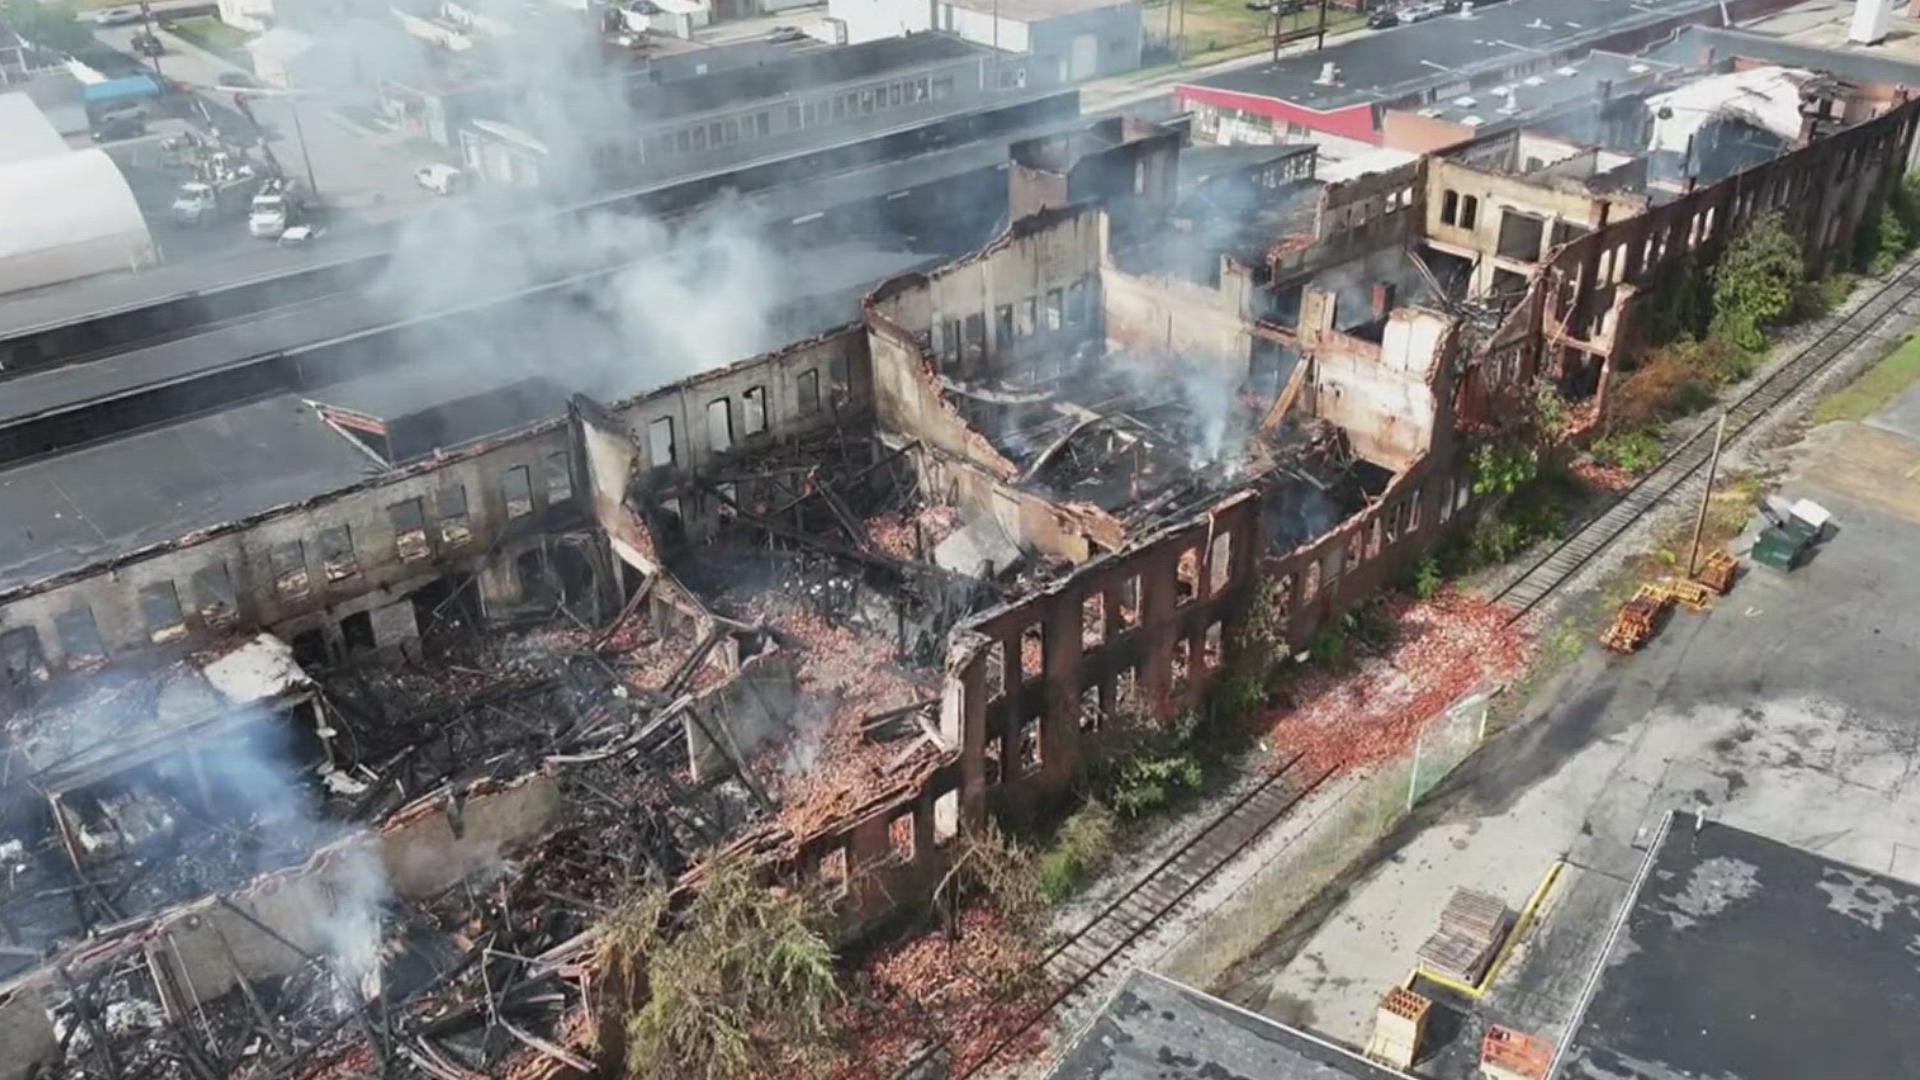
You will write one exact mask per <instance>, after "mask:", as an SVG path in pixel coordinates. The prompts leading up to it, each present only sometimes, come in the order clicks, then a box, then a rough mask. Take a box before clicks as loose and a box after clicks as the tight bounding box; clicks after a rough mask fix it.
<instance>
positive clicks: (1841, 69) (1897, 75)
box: [1647, 5, 1920, 87]
mask: <svg viewBox="0 0 1920 1080" xmlns="http://www.w3.org/2000/svg"><path fill="white" fill-rule="evenodd" d="M1844 10H1845V11H1846V12H1848V13H1851V12H1852V11H1853V7H1852V5H1846V6H1845V8H1844ZM1783 22H1784V18H1783ZM1917 22H1920V21H1917V20H1914V19H1912V18H1910V17H1908V16H1907V14H1906V9H1905V8H1904V7H1900V8H1896V10H1895V14H1894V18H1893V27H1894V29H1893V32H1892V33H1891V34H1890V35H1889V39H1888V40H1887V41H1886V42H1884V43H1882V44H1880V45H1856V44H1854V43H1852V42H1849V41H1847V40H1846V39H1845V37H1844V35H1834V34H1830V33H1827V32H1825V31H1826V30H1827V29H1828V27H1829V25H1830V24H1827V23H1815V24H1813V25H1811V26H1806V27H1803V28H1801V29H1799V30H1798V31H1797V32H1795V33H1793V34H1792V35H1791V36H1789V37H1775V36H1773V35H1772V34H1771V33H1766V32H1763V33H1750V32H1748V31H1744V30H1724V29H1720V28H1718V27H1712V26H1689V27H1687V28H1686V29H1685V30H1682V31H1681V32H1680V33H1678V34H1676V35H1675V36H1674V39H1673V40H1672V41H1670V42H1667V43H1666V44H1663V45H1660V46H1658V47H1657V48H1654V49H1652V50H1649V51H1648V53H1647V55H1648V56H1649V57H1651V58H1653V59H1656V60H1663V61H1666V62H1667V63H1671V64H1680V65H1682V66H1698V65H1702V64H1705V63H1707V62H1708V61H1709V60H1713V61H1726V60H1730V59H1733V58H1735V57H1747V58H1750V59H1754V60H1765V61H1768V62H1770V63H1775V64H1780V65H1782V66H1784V67H1797V68H1806V69H1808V70H1810V71H1820V72H1825V73H1827V74H1830V75H1838V76H1840V77H1841V78H1843V79H1848V80H1851V81H1853V82H1880V83H1904V84H1907V85H1910V86H1916V87H1920V43H1916V42H1915V41H1914V40H1913V33H1914V30H1915V29H1916V24H1917ZM1763 25H1765V24H1763ZM1783 28H1784V26H1783Z"/></svg>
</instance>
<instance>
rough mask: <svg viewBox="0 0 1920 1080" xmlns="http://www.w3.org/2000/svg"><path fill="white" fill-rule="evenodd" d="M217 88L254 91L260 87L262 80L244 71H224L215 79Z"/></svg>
mask: <svg viewBox="0 0 1920 1080" xmlns="http://www.w3.org/2000/svg"><path fill="white" fill-rule="evenodd" d="M213 82H214V85H215V86H224V87H227V88H228V89H231V90H254V89H258V88H259V86H260V80H258V79H256V78H254V77H253V76H251V75H249V74H247V73H246V72H244V71H223V72H221V73H220V74H219V75H217V76H215V77H214V80H213Z"/></svg>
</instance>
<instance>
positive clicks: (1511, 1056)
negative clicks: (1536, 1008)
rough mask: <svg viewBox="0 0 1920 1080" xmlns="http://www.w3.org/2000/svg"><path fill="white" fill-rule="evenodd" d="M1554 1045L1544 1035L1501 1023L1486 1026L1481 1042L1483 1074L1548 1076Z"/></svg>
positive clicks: (1508, 1079) (1503, 1078) (1519, 1078)
mask: <svg viewBox="0 0 1920 1080" xmlns="http://www.w3.org/2000/svg"><path fill="white" fill-rule="evenodd" d="M1552 1067H1553V1047H1552V1046H1551V1045H1549V1044H1548V1043H1547V1041H1546V1040H1545V1039H1539V1038H1535V1037H1534V1036H1532V1035H1525V1034H1522V1033H1521V1032H1518V1031H1514V1030H1512V1029H1510V1028H1503V1027H1501V1026H1500V1025H1498V1024H1494V1025H1493V1026H1491V1027H1489V1028H1487V1037H1486V1039H1485V1040H1484V1041H1483V1042H1481V1044H1480V1075H1481V1076H1483V1077H1485V1078H1486V1080H1546V1075H1547V1071H1548V1070H1549V1069H1551V1068H1552Z"/></svg>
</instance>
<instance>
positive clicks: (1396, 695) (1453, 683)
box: [1268, 589, 1534, 775]
mask: <svg viewBox="0 0 1920 1080" xmlns="http://www.w3.org/2000/svg"><path fill="white" fill-rule="evenodd" d="M1382 604H1383V605H1385V607H1386V609H1387V610H1386V616H1387V619H1388V621H1389V622H1390V623H1391V625H1392V626H1393V632H1392V639H1391V641H1390V642H1389V643H1388V644H1387V645H1386V647H1385V648H1384V649H1383V650H1382V651H1381V652H1380V653H1379V654H1378V655H1364V654H1362V655H1359V656H1358V663H1357V666H1356V667H1355V669H1354V670H1352V671H1350V672H1334V671H1329V670H1327V669H1326V668H1324V667H1320V666H1314V667H1310V668H1307V669H1304V670H1303V671H1302V672H1301V673H1300V675H1299V677H1298V678H1297V679H1296V680H1295V681H1294V684H1293V695H1292V696H1293V699H1294V700H1293V704H1292V707H1291V708H1283V709H1281V710H1278V711H1277V713H1276V715H1275V716H1274V720H1273V725H1272V727H1271V728H1270V729H1269V732H1268V738H1269V741H1270V743H1271V745H1272V746H1273V748H1274V752H1275V753H1276V754H1278V755H1279V756H1280V757H1281V758H1283V759H1285V758H1290V757H1292V756H1294V755H1295V754H1300V755H1304V756H1303V757H1302V759H1301V761H1300V764H1299V766H1298V767H1299V768H1300V769H1301V770H1303V773H1304V774H1305V775H1316V774H1318V773H1319V772H1320V771H1322V770H1325V769H1329V768H1336V767H1338V768H1343V769H1352V768H1359V767H1363V766H1366V765H1370V764H1372V763H1374V762H1377V761H1382V760H1385V759H1387V758H1390V757H1393V756H1395V755H1397V754H1400V753H1403V752H1405V751H1406V750H1407V749H1409V748H1410V747H1411V746H1412V745H1413V741H1414V739H1415V738H1416V737H1417V736H1418V735H1419V733H1420V730H1421V727H1422V725H1424V724H1425V723H1426V722H1427V721H1428V720H1430V719H1432V718H1433V717H1435V716H1438V715H1440V714H1441V713H1442V712H1444V711H1445V710H1446V709H1447V707H1448V706H1450V705H1452V704H1454V703H1455V702H1456V701H1458V700H1460V699H1461V698H1463V697H1465V696H1467V695H1468V694H1470V693H1472V692H1473V691H1474V689H1475V688H1476V687H1487V688H1491V687H1492V686H1494V685H1497V684H1499V683H1501V682H1503V681H1506V680H1509V679H1512V678H1515V677H1517V676H1518V675H1520V674H1521V673H1522V672H1524V671H1525V670H1526V668H1527V665H1528V664H1529V663H1530V662H1531V661H1532V658H1533V653H1534V641H1533V636H1532V634H1531V633H1529V632H1528V630H1527V629H1526V628H1525V627H1524V626H1509V625H1508V624H1507V619H1508V618H1509V616H1510V614H1511V613H1510V612H1508V611H1507V609H1505V608H1503V607H1501V606H1499V605H1496V604H1490V603H1487V602H1486V601H1483V600H1479V599H1477V598H1475V597H1471V596H1467V595H1464V594H1462V593H1460V592H1457V591H1455V590H1453V589H1448V590H1446V591H1445V592H1443V593H1442V594H1441V595H1440V596H1438V597H1435V598H1434V599H1432V600H1413V599H1410V598H1408V597H1405V596H1402V595H1399V594H1395V595H1392V596H1389V597H1387V598H1386V599H1384V600H1383V601H1382ZM1349 648H1353V646H1351V645H1350V646H1349ZM1356 652H1358V650H1356Z"/></svg>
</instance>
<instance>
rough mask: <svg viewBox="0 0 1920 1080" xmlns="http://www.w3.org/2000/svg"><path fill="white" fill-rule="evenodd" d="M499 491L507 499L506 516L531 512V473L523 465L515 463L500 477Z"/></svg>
mask: <svg viewBox="0 0 1920 1080" xmlns="http://www.w3.org/2000/svg"><path fill="white" fill-rule="evenodd" d="M500 493H501V494H502V495H503V496H505V498H506V500H507V517H508V518H523V517H526V516H527V515H528V514H531V513H533V475H532V473H531V472H530V471H529V470H528V469H527V467H526V466H525V465H515V466H514V467H513V468H511V469H508V470H507V471H506V473H505V474H503V475H502V476H501V477H500Z"/></svg>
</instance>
